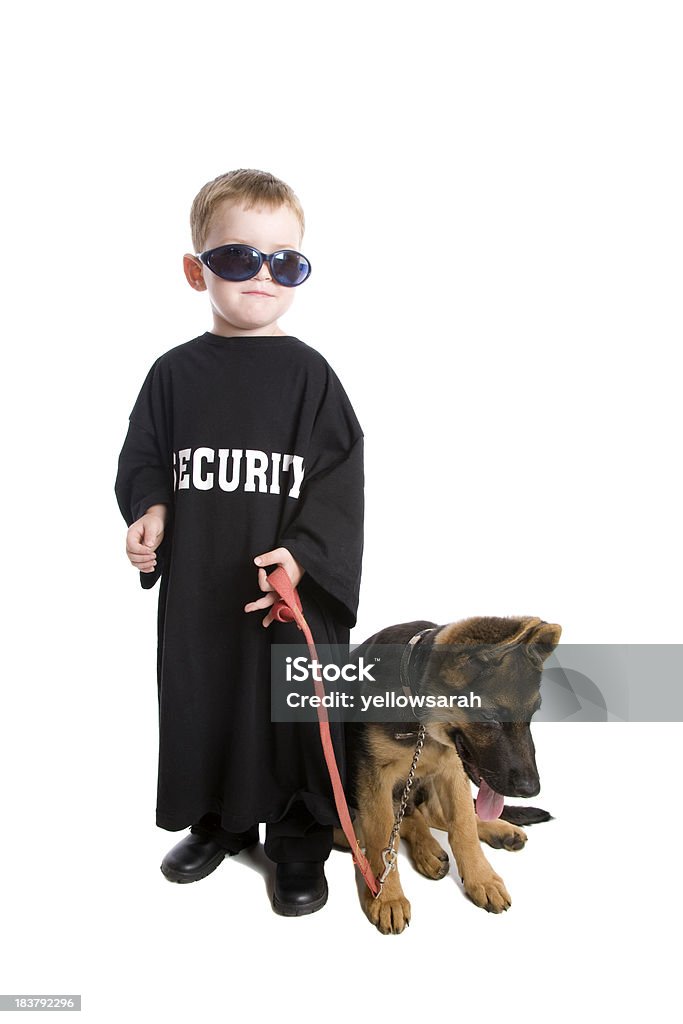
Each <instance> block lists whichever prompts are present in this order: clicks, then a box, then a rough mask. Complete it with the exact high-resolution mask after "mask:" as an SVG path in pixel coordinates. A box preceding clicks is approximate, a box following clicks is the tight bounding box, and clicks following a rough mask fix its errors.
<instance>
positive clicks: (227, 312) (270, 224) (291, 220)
mask: <svg viewBox="0 0 683 1024" xmlns="http://www.w3.org/2000/svg"><path fill="white" fill-rule="evenodd" d="M231 242H242V243H243V244H245V245H251V246H253V247H254V248H255V249H259V250H260V251H261V252H264V253H272V252H276V251H277V250H278V249H296V250H299V249H300V247H301V229H300V227H299V221H298V220H297V217H296V215H295V214H294V212H293V211H292V210H290V208H289V207H288V206H279V207H277V208H276V209H270V208H269V207H252V208H251V209H248V210H247V209H245V208H244V207H243V206H237V205H235V204H234V203H233V202H231V201H230V200H226V201H225V202H224V203H222V204H221V205H220V206H219V207H218V208H217V210H216V212H215V213H214V215H213V217H212V218H211V222H210V224H209V233H208V235H207V236H206V239H205V241H204V245H203V247H202V250H201V251H202V252H205V251H206V250H207V249H214V248H216V247H217V246H219V245H227V244H229V243H231ZM184 268H185V276H186V277H187V280H188V281H189V282H190V284H191V285H192V287H193V288H196V289H197V290H198V291H204V290H206V291H208V293H209V299H210V302H211V308H212V310H213V332H214V333H215V334H222V335H225V336H226V337H229V336H234V335H249V334H253V335H260V334H265V335H278V334H284V331H282V330H281V328H280V327H279V325H278V323H277V321H278V319H279V317H281V316H282V315H283V314H284V313H286V312H287V310H288V309H289V307H290V306H291V304H292V302H293V301H294V289H293V288H286V287H283V285H281V284H277V283H276V282H275V281H274V280H273V278H272V277H271V274H270V268H269V266H268V264H267V263H266V262H265V261H264V263H263V266H262V267H261V269H260V270H259V272H258V274H257V275H256V276H255V277H252V278H250V279H249V280H248V281H224V280H223V279H222V278H220V277H217V276H216V274H214V273H213V271H211V270H209V268H208V267H205V266H204V264H203V263H201V262H200V261H199V260H197V259H195V258H194V257H192V256H190V255H189V254H186V256H185V257H184Z"/></svg>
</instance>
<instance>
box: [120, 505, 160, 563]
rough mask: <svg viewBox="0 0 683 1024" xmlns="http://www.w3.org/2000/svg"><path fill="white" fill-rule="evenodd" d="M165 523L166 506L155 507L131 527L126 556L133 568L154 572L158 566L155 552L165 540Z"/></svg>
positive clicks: (127, 536) (127, 539)
mask: <svg viewBox="0 0 683 1024" xmlns="http://www.w3.org/2000/svg"><path fill="white" fill-rule="evenodd" d="M165 523H166V506H165V505H153V506H152V508H151V509H148V510H147V512H145V514H144V516H140V518H139V519H136V521H135V522H134V523H133V525H132V526H130V527H129V529H128V533H127V534H126V554H127V555H128V558H129V560H130V563H131V565H132V566H133V568H135V569H139V570H140V572H154V570H155V569H156V564H157V556H156V554H155V551H156V549H157V548H158V547H159V545H160V544H161V542H162V540H163V539H164V526H165Z"/></svg>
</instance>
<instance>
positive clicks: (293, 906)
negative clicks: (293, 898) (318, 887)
mask: <svg viewBox="0 0 683 1024" xmlns="http://www.w3.org/2000/svg"><path fill="white" fill-rule="evenodd" d="M327 896H328V890H327V887H325V892H324V893H323V895H322V896H320V897H319V898H318V899H317V900H311V902H310V903H303V904H302V903H283V902H282V901H281V900H279V899H278V898H277V896H273V910H274V911H275V913H276V914H280V916H281V917H303V916H304V914H315V912H316V910H321V909H322V908H323V907H324V906H325V904H326V903H327Z"/></svg>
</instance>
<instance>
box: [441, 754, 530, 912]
mask: <svg viewBox="0 0 683 1024" xmlns="http://www.w3.org/2000/svg"><path fill="white" fill-rule="evenodd" d="M434 788H435V791H436V796H437V798H438V801H439V803H440V804H441V810H442V814H443V820H444V825H445V827H446V829H447V831H448V842H449V843H450V846H451V849H452V851H453V856H454V857H455V862H456V864H457V866H458V871H459V873H460V877H461V878H462V882H463V885H464V887H465V892H466V893H467V895H468V896H469V898H470V899H471V900H472V902H473V903H476V905H477V906H478V907H483V908H484V910H489V911H491V912H492V913H494V914H499V913H500V912H501V911H503V910H507V909H508V907H509V906H510V903H511V900H510V895H509V893H508V891H507V889H506V888H505V885H504V883H503V879H502V878H501V877H500V875H497V874H496V872H495V871H494V870H493V868H492V867H491V865H490V864H489V862H488V861H487V859H486V857H485V856H484V854H483V852H482V849H481V846H480V844H479V836H478V834H477V819H476V816H475V813H474V806H473V804H472V791H471V789H470V784H469V780H468V778H467V776H466V774H465V772H464V769H463V767H462V764H461V763H460V760H459V759H458V760H457V761H456V759H455V758H453V759H452V760H451V761H450V763H449V764H448V765H446V766H445V767H444V770H443V772H441V773H439V774H438V775H437V776H435V778H434Z"/></svg>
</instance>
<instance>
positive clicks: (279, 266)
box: [270, 249, 311, 288]
mask: <svg viewBox="0 0 683 1024" xmlns="http://www.w3.org/2000/svg"><path fill="white" fill-rule="evenodd" d="M270 267H271V271H272V274H273V277H274V278H275V280H276V281H277V283H278V284H283V285H285V287H287V288H294V287H295V286H296V285H297V284H303V282H304V281H305V280H306V278H307V277H308V275H309V274H310V272H311V265H310V263H309V262H308V260H307V259H306V257H305V256H302V255H301V253H300V252H294V250H293V249H283V250H282V252H276V253H273V258H272V260H271V263H270Z"/></svg>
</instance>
